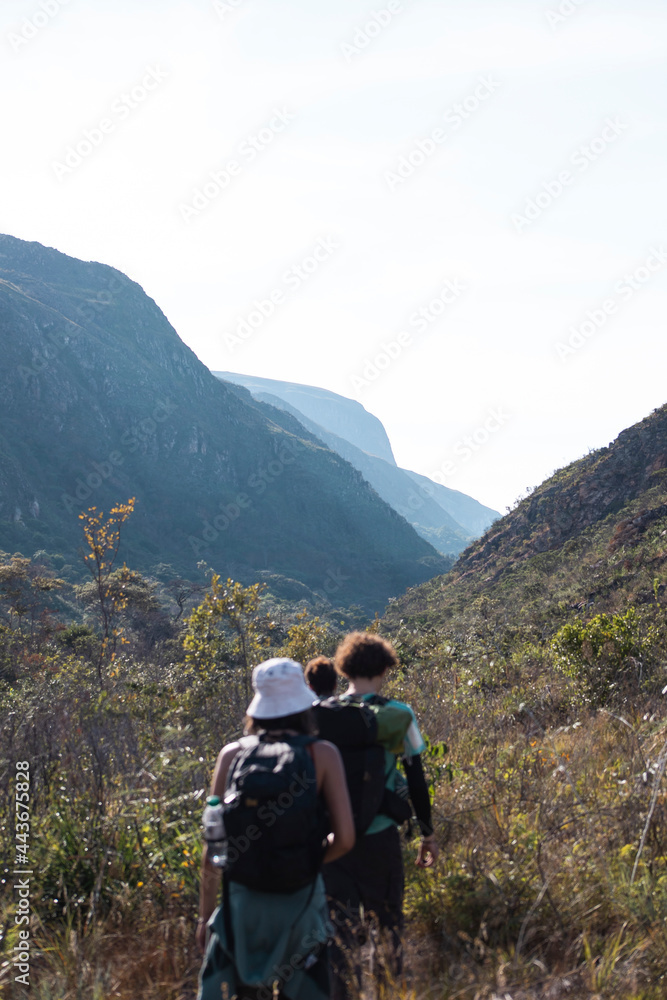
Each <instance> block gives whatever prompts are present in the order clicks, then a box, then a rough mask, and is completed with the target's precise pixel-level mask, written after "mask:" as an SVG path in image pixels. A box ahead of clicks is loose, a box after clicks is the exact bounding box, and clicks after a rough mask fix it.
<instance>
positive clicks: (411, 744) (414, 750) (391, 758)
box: [362, 694, 426, 837]
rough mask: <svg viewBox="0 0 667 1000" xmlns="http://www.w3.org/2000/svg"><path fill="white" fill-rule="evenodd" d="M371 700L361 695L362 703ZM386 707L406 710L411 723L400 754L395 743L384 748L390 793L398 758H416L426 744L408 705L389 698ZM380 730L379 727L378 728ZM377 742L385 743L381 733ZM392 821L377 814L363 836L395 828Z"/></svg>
mask: <svg viewBox="0 0 667 1000" xmlns="http://www.w3.org/2000/svg"><path fill="white" fill-rule="evenodd" d="M371 698H373V695H372V694H367V695H363V698H362V700H363V701H369V700H370V699H371ZM387 706H388V707H395V708H400V709H404V710H407V711H408V712H409V713H410V716H411V718H412V721H411V723H410V726H409V728H408V731H407V733H406V734H405V736H404V737H403V746H402V747H401V748H400V750H401V752H396V751H397V749H398V748H397V747H396V745H395V743H393V742H392V744H391V745H392V747H393V750H388V749H386V748H385V752H384V753H385V775H386V785H387V788H389V789H391V791H392V792H395V791H396V780H397V778H398V777H399V774H398V768H397V766H396V765H397V763H398V758H399V757H416V756H417V755H418V754H420V753H421V752H422V751H423V750H425V749H426V744H425V743H424V740H423V738H422V734H421V733H420V732H419V726H418V725H417V719H416V718H415V713H414V712H413V711H412V709H411V708H410V706H409V705H406V704H405V702H403V701H396V700H395V699H394V698H390V699H389V701H388V702H387ZM380 730H381V727H380ZM379 742H380V743H385V742H386V741H385V740H384V739H383V738H382V732H381V731H380V734H379ZM397 825H398V824H396V823H395V822H394V820H393V819H390V818H389V816H383V815H382V813H378V815H377V816H376V817H375V819H374V820H373V822H372V823H371V825H370V826H369V827H368V829H367V830H366V833H365V834H364V836H366V837H367V836H368V835H369V834H370V833H380V831H381V830H387V829H388V828H389V827H390V826H397Z"/></svg>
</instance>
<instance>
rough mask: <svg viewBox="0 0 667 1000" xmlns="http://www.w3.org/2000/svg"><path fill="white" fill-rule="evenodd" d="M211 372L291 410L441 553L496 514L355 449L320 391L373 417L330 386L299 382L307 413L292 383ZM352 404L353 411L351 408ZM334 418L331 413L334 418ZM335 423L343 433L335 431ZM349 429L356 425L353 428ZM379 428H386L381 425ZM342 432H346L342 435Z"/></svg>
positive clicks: (353, 437) (451, 552) (353, 438)
mask: <svg viewBox="0 0 667 1000" xmlns="http://www.w3.org/2000/svg"><path fill="white" fill-rule="evenodd" d="M214 374H215V375H216V376H217V377H218V378H220V379H222V380H223V381H226V382H227V384H236V385H243V386H245V388H247V389H249V390H250V392H251V393H252V394H253V395H254V397H255V398H256V399H263V400H265V401H266V402H270V403H272V404H273V405H274V406H279V407H282V408H283V409H286V410H287V411H288V412H291V413H292V415H293V416H296V417H297V419H299V420H300V421H301V423H302V424H303V425H304V426H305V427H307V428H308V429H309V430H310V431H311V433H313V434H314V435H315V436H316V437H318V438H319V439H320V440H321V441H323V442H324V443H325V444H326V445H327V446H328V447H329V448H331V449H333V450H334V451H336V452H337V453H338V454H339V455H342V456H343V457H344V458H345V459H347V461H349V462H350V463H351V464H352V465H353V466H354V467H355V468H356V469H358V470H359V471H360V472H361V473H362V475H363V476H364V478H365V479H366V480H367V482H369V483H370V485H371V486H372V487H373V488H374V489H375V490H376V492H377V493H378V494H379V495H380V496H381V497H382V499H383V500H385V501H386V502H387V503H388V504H390V505H391V506H392V507H393V508H394V509H395V510H396V511H398V513H399V514H401V515H402V516H403V517H404V518H405V519H406V520H407V521H409V523H410V524H412V525H413V527H414V528H415V530H416V531H417V533H418V534H419V535H420V536H421V537H422V538H424V539H425V540H426V541H428V542H430V543H431V544H432V545H434V546H435V548H437V549H438V550H439V551H440V552H441V553H442V554H443V555H445V556H447V557H449V558H452V557H454V556H456V555H458V553H459V552H461V550H462V549H464V548H465V546H466V545H467V544H468V542H469V541H470V540H472V539H473V538H475V537H477V536H478V535H479V534H480V533H481V531H483V530H484V529H485V528H486V527H487V526H488V525H489V524H490V523H491V522H492V521H493V520H495V519H496V518H497V517H499V514H498V512H497V511H494V510H491V509H490V508H488V507H484V506H483V505H482V504H480V503H479V502H478V501H477V500H474V499H473V498H472V497H468V496H466V494H464V493H460V492H458V491H456V490H452V489H449V488H448V487H445V486H441V485H439V484H438V483H435V482H433V481H432V480H430V479H428V478H427V477H426V476H421V475H419V473H416V472H410V471H409V470H406V469H401V468H399V467H398V466H397V465H396V463H395V461H393V460H392V462H387V461H386V460H385V459H383V458H382V457H381V456H379V455H377V454H372V453H369V452H368V451H367V450H364V449H363V448H361V447H359V444H358V443H357V442H358V441H359V440H361V439H362V437H363V435H361V434H359V433H356V434H355V433H350V425H349V421H348V422H347V423H345V421H341V420H340V417H338V419H333V420H332V419H331V414H332V407H329V408H328V410H325V411H320V410H318V407H317V403H316V402H315V403H313V400H315V401H316V400H317V399H318V393H320V392H322V393H324V392H326V395H327V397H328V398H329V399H330V400H335V401H336V403H335V406H336V407H339V408H341V407H342V408H343V409H344V410H345V411H346V412H357V413H358V412H359V408H360V409H361V410H362V411H363V414H364V416H363V418H362V419H363V420H367V419H368V418H369V417H371V416H372V415H371V414H368V412H367V411H366V410H365V409H364V408H363V407H361V404H358V403H356V402H355V401H353V400H350V399H347V397H345V396H339V395H337V394H335V393H330V392H328V390H326V391H325V390H319V389H317V388H316V387H312V386H297V388H298V389H299V390H304V391H305V395H306V397H307V398H308V399H309V402H310V407H309V412H308V413H306V412H304V410H302V409H300V405H301V400H302V398H303V393H294V392H293V391H292V390H293V389H294V386H295V384H294V383H286V382H280V381H279V380H277V379H263V378H257V377H255V376H249V375H240V374H232V373H229V372H214ZM350 407H354V408H355V409H354V410H351V411H350V410H349V408H350ZM336 416H337V414H336V413H335V412H334V417H336ZM372 419H373V421H376V422H377V423H378V424H379V425H380V427H382V424H381V423H380V421H378V420H377V418H375V417H372ZM341 425H343V426H341ZM333 427H338V429H339V430H340V431H341V433H340V434H339V433H337V432H336V430H334V429H333ZM352 430H353V431H354V430H358V428H356V427H354V426H353V427H352ZM382 430H383V432H384V428H382ZM346 434H347V435H348V436H345V435H346ZM392 459H393V456H392ZM454 512H455V513H454Z"/></svg>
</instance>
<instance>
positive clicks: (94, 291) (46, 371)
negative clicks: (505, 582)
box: [0, 235, 446, 610]
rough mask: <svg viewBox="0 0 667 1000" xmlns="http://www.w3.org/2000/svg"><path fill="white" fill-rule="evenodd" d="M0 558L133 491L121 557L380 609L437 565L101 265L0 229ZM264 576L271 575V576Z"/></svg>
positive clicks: (52, 538) (320, 448)
mask: <svg viewBox="0 0 667 1000" xmlns="http://www.w3.org/2000/svg"><path fill="white" fill-rule="evenodd" d="M0 338H1V339H2V343H3V349H4V359H5V365H4V367H3V369H2V370H0V459H1V460H2V461H1V462H0V547H3V548H11V549H12V550H20V551H24V550H27V551H28V554H29V553H30V550H31V549H43V548H49V549H51V550H53V548H54V547H55V548H62V549H63V550H67V551H68V552H70V551H72V550H73V549H74V548H76V545H77V543H78V542H79V541H80V535H79V523H78V519H77V517H76V503H78V504H80V507H79V509H84V508H85V507H90V506H96V507H98V508H101V509H103V510H108V509H109V506H110V505H111V504H113V503H116V502H118V501H119V500H125V499H127V497H129V496H134V495H136V496H137V498H138V503H137V510H136V512H135V514H134V516H133V517H132V519H131V521H130V522H128V525H127V527H126V532H125V538H124V543H123V553H124V557H125V558H126V559H127V561H128V562H131V563H133V564H134V565H135V566H136V568H137V569H142V570H146V569H151V568H153V567H154V566H155V565H157V564H158V563H171V564H172V565H173V566H174V568H175V570H176V571H178V572H180V573H186V572H187V573H189V574H191V575H192V574H193V573H195V574H196V573H197V572H198V571H197V570H196V565H197V562H198V561H199V560H201V559H204V560H206V561H208V562H210V563H213V564H214V568H217V569H218V570H219V571H221V572H223V573H226V574H228V575H236V576H237V577H238V578H239V579H241V580H243V581H250V580H254V579H256V578H257V575H258V574H259V573H262V574H267V573H268V574H269V576H270V577H272V578H275V579H274V583H276V586H279V585H280V582H279V581H280V579H281V578H283V579H287V580H297V581H300V582H301V583H302V584H305V585H306V586H307V587H309V588H310V589H311V591H313V593H314V592H318V593H320V594H321V593H323V592H324V593H325V595H326V597H327V599H328V600H330V599H331V597H332V596H333V595H332V594H331V593H329V592H328V591H324V584H325V583H326V582H328V581H329V580H330V578H331V577H330V574H331V573H333V574H334V575H336V577H337V579H338V580H339V581H341V582H340V585H339V587H338V590H337V591H336V592H335V598H334V599H335V600H336V601H341V602H343V603H345V602H347V603H350V602H354V603H358V604H361V605H362V606H364V607H366V608H368V609H370V610H373V609H375V610H380V609H381V608H382V607H383V606H384V603H386V600H387V599H388V597H389V596H393V595H395V594H397V593H400V592H401V591H402V590H403V589H404V588H405V586H406V585H407V584H408V583H409V582H416V581H417V579H419V578H421V579H422V580H423V579H427V578H428V577H429V576H431V575H433V573H434V572H438V571H442V570H443V569H445V568H446V564H445V563H444V562H443V561H442V560H441V558H440V557H439V556H438V554H437V553H436V552H435V550H434V549H433V548H432V547H431V546H429V545H428V544H427V543H425V542H424V541H423V540H422V539H420V538H419V537H418V536H417V535H416V533H415V532H414V531H413V529H412V528H411V527H410V526H409V525H408V524H407V522H405V520H404V519H402V518H401V517H400V516H399V515H397V514H396V512H395V511H394V510H393V509H392V508H391V507H389V505H387V504H385V503H384V502H383V501H382V500H381V499H380V498H379V497H377V495H376V494H375V493H374V492H373V491H372V490H371V489H370V488H369V487H368V485H367V484H366V483H365V481H364V480H363V478H362V477H361V475H360V474H359V473H358V472H357V471H356V470H355V469H353V468H352V466H350V465H349V464H348V463H347V462H345V461H344V460H343V459H342V458H340V456H338V455H336V454H335V453H334V452H332V451H330V450H329V449H328V448H326V447H325V446H324V445H323V444H322V443H321V442H319V441H318V440H316V439H315V438H313V437H312V436H310V435H309V434H308V432H307V431H305V429H304V428H303V427H302V426H301V425H298V429H297V425H296V424H292V425H291V426H290V427H289V428H287V427H285V426H284V418H283V416H280V417H279V416H278V411H275V410H272V411H271V412H268V410H267V409H266V408H265V407H264V404H258V403H256V402H255V401H253V400H252V397H250V395H249V394H248V397H247V398H246V399H245V400H244V399H242V398H241V397H240V395H239V393H238V392H237V391H236V390H234V389H232V387H231V386H229V385H227V384H224V383H222V382H221V381H220V380H219V379H217V378H215V377H214V376H213V375H212V374H211V373H210V372H209V371H208V369H207V368H206V367H205V366H204V365H203V364H202V363H201V362H200V361H199V360H198V359H197V357H196V356H195V354H194V353H193V352H192V351H191V350H190V348H188V347H187V345H185V344H184V343H183V342H182V341H181V340H180V338H179V337H178V335H177V333H176V331H175V330H174V329H173V327H172V326H171V324H170V323H169V322H168V320H167V319H166V317H165V316H164V314H163V313H162V311H161V310H160V309H159V307H158V306H157V304H156V303H155V302H154V301H153V300H152V299H150V298H149V297H148V296H147V295H146V294H145V293H144V292H143V290H142V289H141V287H140V286H139V285H138V284H137V283H136V282H133V281H132V280H131V279H129V278H128V277H127V276H125V275H123V274H122V273H121V272H120V271H117V270H116V269H115V268H111V267H109V266H108V265H104V264H97V263H94V262H84V261H79V260H77V259H76V258H71V257H68V256H67V255H65V254H61V253H60V252H59V251H57V250H53V249H50V248H45V247H42V246H41V245H40V244H35V243H31V244H26V243H25V242H24V241H21V240H17V239H16V238H14V237H11V236H6V235H5V236H0ZM276 581H277V582H276Z"/></svg>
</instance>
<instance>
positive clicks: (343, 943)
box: [316, 632, 439, 1000]
mask: <svg viewBox="0 0 667 1000" xmlns="http://www.w3.org/2000/svg"><path fill="white" fill-rule="evenodd" d="M397 663H398V657H397V655H396V652H395V650H394V649H393V647H392V646H391V645H390V643H388V642H387V641H386V640H385V639H382V638H381V637H380V636H377V635H374V634H371V633H365V632H353V633H352V634H350V635H348V636H347V637H346V638H345V639H344V640H343V642H342V643H341V645H340V646H339V647H338V649H337V651H336V654H335V657H334V664H335V668H336V671H337V673H338V674H340V675H341V676H342V677H344V678H347V680H349V687H348V689H347V691H346V692H345V694H344V695H342V696H341V698H340V699H336V700H337V701H339V702H341V703H344V702H345V700H346V699H348V700H350V699H351V700H353V701H357V702H361V703H362V704H365V705H368V706H370V707H375V709H376V712H377V717H378V720H379V721H380V722H382V718H381V717H382V713H383V712H384V713H385V714H389V715H391V716H393V717H394V721H393V723H392V724H394V725H395V721H396V718H398V717H399V716H401V714H402V717H403V718H406V716H407V719H406V722H405V723H403V727H402V729H401V734H402V735H401V741H400V742H401V743H402V745H397V744H396V741H395V734H394V738H392V739H390V738H389V737H386V738H383V735H382V726H381V725H380V726H379V729H378V736H377V739H378V741H379V742H380V743H381V744H382V743H384V747H385V750H384V754H385V771H384V774H385V785H386V791H385V796H386V797H385V800H384V801H383V802H382V803H381V804H380V807H379V811H378V813H377V815H375V817H374V818H373V819H372V821H371V822H370V825H368V826H367V828H366V831H365V833H364V834H363V835H361V836H357V843H356V845H355V847H354V848H353V850H352V851H350V852H349V853H347V854H345V856H344V857H342V856H341V857H340V858H338V859H336V860H334V861H328V863H327V864H326V865H325V866H324V870H323V871H324V882H325V886H326V890H327V896H328V898H329V903H330V908H331V916H332V919H333V920H334V923H335V925H336V938H335V940H334V941H333V943H332V944H331V946H330V956H331V974H332V993H331V997H332V1000H349V998H350V996H351V993H350V986H349V985H348V981H349V980H351V981H352V983H353V984H354V986H355V988H356V989H357V990H359V989H361V962H360V946H361V944H362V943H363V942H364V940H365V938H366V936H367V934H368V932H369V931H370V933H371V935H372V940H373V951H374V956H373V957H374V961H375V963H376V964H377V966H378V967H377V969H376V970H374V972H375V974H376V976H377V979H378V980H379V982H380V983H386V981H387V975H389V976H390V977H393V978H394V979H396V978H397V977H398V976H400V975H401V972H402V945H401V933H402V930H403V888H404V874H403V858H402V852H401V842H400V837H399V823H400V821H401V819H402V820H405V819H406V818H407V816H406V813H405V812H403V811H402V809H401V803H400V798H401V796H400V795H399V794H398V792H399V790H400V776H399V772H398V771H397V766H396V765H397V761H398V760H399V758H400V759H401V760H402V762H403V765H404V770H405V776H406V778H407V789H406V791H407V793H408V795H409V799H410V801H411V803H412V807H413V808H414V813H415V816H416V818H417V822H418V825H419V827H420V832H421V835H422V836H421V843H420V845H419V851H418V854H417V860H416V863H417V864H418V865H419V866H420V867H423V868H429V867H431V866H432V865H434V864H435V862H436V860H437V857H438V853H439V850H438V845H437V842H436V839H435V837H434V834H433V827H432V825H431V802H430V797H429V792H428V786H427V783H426V779H425V776H424V771H423V768H422V764H421V759H420V756H419V755H420V754H421V752H422V751H423V750H424V749H425V744H424V741H423V740H422V737H421V734H420V732H419V729H418V727H417V722H416V719H415V716H414V713H413V711H412V709H411V708H410V707H409V706H408V705H405V704H404V703H403V702H398V701H394V700H388V699H383V698H381V697H379V692H380V690H381V688H382V687H383V685H384V683H385V681H386V680H387V677H388V675H389V672H390V670H391V668H392V667H395V666H396V665H397ZM382 706H384V707H382ZM325 711H326V706H324V705H323V706H317V708H316V713H319V714H318V715H317V718H318V719H319V718H320V717H321V716H322V715H323V713H324V712H325ZM390 722H391V720H390ZM329 738H331V737H329ZM343 758H344V759H345V751H343ZM346 766H347V765H346ZM350 788H351V789H352V784H350ZM351 798H352V807H353V810H354V811H355V816H356V815H357V809H358V807H357V804H356V803H355V798H356V794H355V793H353V792H351ZM366 798H368V796H366ZM397 803H398V805H396V804H397ZM362 807H363V804H362ZM411 812H412V808H411V807H410V805H409V804H408V808H407V814H408V815H409V814H410V813H411ZM392 815H393V816H394V818H391V816H392ZM364 822H365V823H367V819H366V820H365V821H364ZM369 918H370V919H369ZM373 936H374V937H373ZM377 939H379V941H378V940H377ZM378 945H379V947H378ZM378 951H379V952H380V953H381V954H380V955H379V956H378ZM383 955H384V959H385V960H384V961H382V956H383Z"/></svg>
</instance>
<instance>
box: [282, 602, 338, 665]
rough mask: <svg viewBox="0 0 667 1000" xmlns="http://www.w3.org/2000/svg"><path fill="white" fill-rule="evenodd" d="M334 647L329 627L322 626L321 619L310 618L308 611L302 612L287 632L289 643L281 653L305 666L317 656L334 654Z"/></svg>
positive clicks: (333, 639) (333, 638)
mask: <svg viewBox="0 0 667 1000" xmlns="http://www.w3.org/2000/svg"><path fill="white" fill-rule="evenodd" d="M334 645H335V637H334V636H333V635H332V633H331V630H330V629H329V626H328V625H326V624H325V625H321V624H320V619H319V618H310V617H309V616H308V612H307V611H300V612H299V614H298V615H297V616H296V622H295V624H294V625H291V626H290V628H289V629H288V630H287V642H286V643H285V645H284V646H283V647H282V649H281V651H280V652H281V654H282V655H283V656H289V657H291V658H292V659H293V660H297V662H299V663H302V664H304V665H305V664H306V663H308V661H309V660H312V659H313V657H315V656H319V655H320V654H324V655H325V656H326V655H328V654H329V653H332V652H333V648H334Z"/></svg>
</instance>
